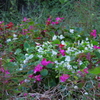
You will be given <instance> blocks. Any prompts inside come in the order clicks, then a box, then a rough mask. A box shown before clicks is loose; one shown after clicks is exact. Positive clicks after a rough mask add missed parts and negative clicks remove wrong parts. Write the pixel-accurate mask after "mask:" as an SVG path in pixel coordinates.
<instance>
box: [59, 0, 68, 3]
mask: <svg viewBox="0 0 100 100" xmlns="http://www.w3.org/2000/svg"><path fill="white" fill-rule="evenodd" d="M59 1H60V2H61V3H65V2H68V0H59Z"/></svg>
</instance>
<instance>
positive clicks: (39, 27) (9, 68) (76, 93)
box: [0, 16, 100, 100]
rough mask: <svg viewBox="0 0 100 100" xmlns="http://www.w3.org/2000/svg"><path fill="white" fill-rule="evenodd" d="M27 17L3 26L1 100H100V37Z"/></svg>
mask: <svg viewBox="0 0 100 100" xmlns="http://www.w3.org/2000/svg"><path fill="white" fill-rule="evenodd" d="M63 21H64V17H59V16H58V17H56V18H52V17H51V16H50V17H49V18H47V20H46V21H45V22H44V24H40V23H37V22H34V21H33V20H32V19H31V18H26V17H24V18H23V20H22V21H21V22H20V24H17V25H15V24H14V23H12V22H9V23H7V24H6V23H5V22H4V21H0V51H1V54H0V87H2V88H0V98H1V99H3V100H6V99H8V100H12V99H13V100H24V99H25V100H39V99H40V100H45V99H48V100H58V99H60V100H87V99H89V100H99V98H100V67H99V66H100V44H99V42H100V35H99V32H98V31H97V30H95V29H93V30H90V32H89V33H87V35H84V33H85V32H84V30H82V29H80V28H71V27H70V28H68V27H67V26H65V25H64V26H62V23H63Z"/></svg>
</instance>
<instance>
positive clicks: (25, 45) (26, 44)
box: [24, 41, 30, 49]
mask: <svg viewBox="0 0 100 100" xmlns="http://www.w3.org/2000/svg"><path fill="white" fill-rule="evenodd" d="M29 47H30V45H29V44H28V42H27V41H26V42H25V43H24V48H25V49H27V48H29Z"/></svg>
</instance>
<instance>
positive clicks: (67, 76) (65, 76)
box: [60, 74, 70, 82]
mask: <svg viewBox="0 0 100 100" xmlns="http://www.w3.org/2000/svg"><path fill="white" fill-rule="evenodd" d="M69 77H70V76H69V75H68V74H63V75H62V76H60V82H65V81H66V80H67V79H68V78H69Z"/></svg>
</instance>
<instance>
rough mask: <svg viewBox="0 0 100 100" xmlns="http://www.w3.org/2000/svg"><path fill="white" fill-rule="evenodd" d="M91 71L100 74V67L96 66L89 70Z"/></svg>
mask: <svg viewBox="0 0 100 100" xmlns="http://www.w3.org/2000/svg"><path fill="white" fill-rule="evenodd" d="M89 72H90V73H92V74H100V67H95V68H94V69H92V70H89Z"/></svg>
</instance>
